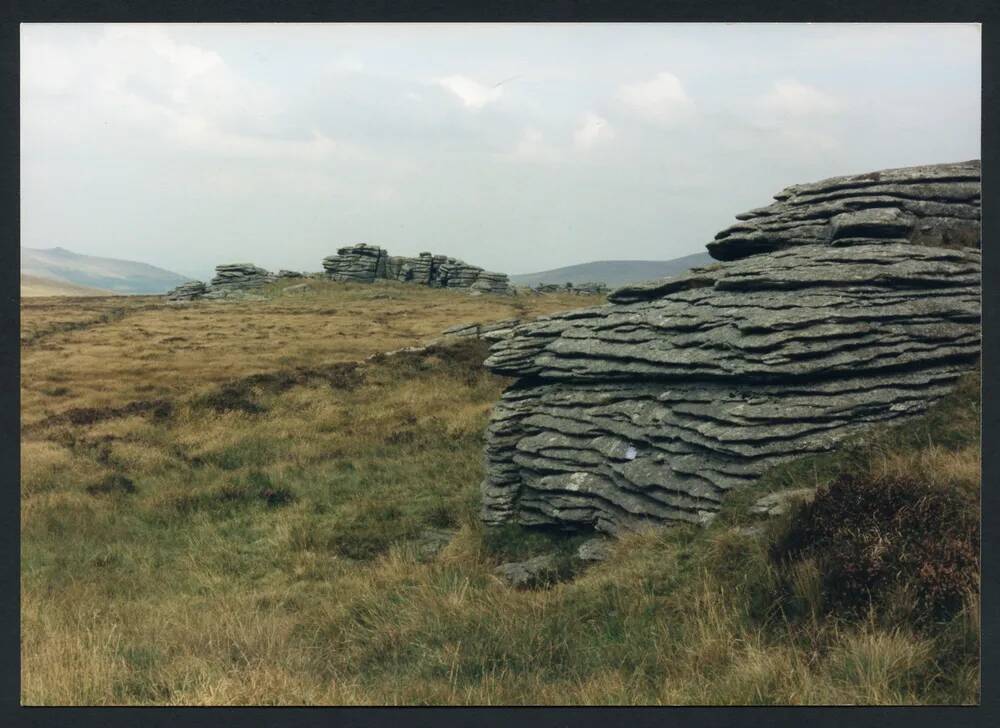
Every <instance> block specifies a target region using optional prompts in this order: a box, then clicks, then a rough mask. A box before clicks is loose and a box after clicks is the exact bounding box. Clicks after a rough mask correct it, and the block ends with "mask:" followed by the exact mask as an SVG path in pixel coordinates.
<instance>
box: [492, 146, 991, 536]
mask: <svg viewBox="0 0 1000 728" xmlns="http://www.w3.org/2000/svg"><path fill="white" fill-rule="evenodd" d="M955 166H956V165H948V166H947V168H948V169H953V168H954V167H955ZM958 166H961V165H958ZM914 174H915V175H916V176H917V178H919V179H924V178H926V177H929V176H930V175H932V174H934V170H933V168H917V171H916V172H915V173H914ZM950 174H953V173H950ZM849 179H855V178H849ZM893 179H894V180H895V184H897V185H899V186H903V185H904V182H903V181H902V180H904V179H905V176H903V175H901V174H900V173H899V172H898V171H894V172H893ZM824 184H827V183H820V185H824ZM815 187H816V186H806V185H803V186H800V187H797V188H789V189H791V190H800V189H811V188H815ZM783 194H784V193H783ZM977 199H978V198H977ZM779 204H781V203H779ZM821 204H823V205H825V204H826V202H822V203H821ZM953 219H954V220H956V221H957V222H955V227H954V232H952V229H951V228H947V227H945V226H944V223H940V224H939V227H938V232H937V233H936V234H937V235H939V238H938V241H939V242H940V241H944V240H947V241H950V242H954V241H955V240H960V239H964V238H962V236H964V235H966V234H967V233H968V230H967V228H966V227H965V225H966V220H967V219H966V218H958V217H955V218H953ZM935 224H938V223H935ZM867 229H868V230H871V228H867ZM789 230H791V231H792V232H794V228H789ZM857 232H858V231H857V230H854V231H852V237H853V238H854V239H853V240H852V243H851V245H848V246H845V247H839V246H835V245H834V246H831V245H829V244H828V243H826V242H824V243H822V244H805V243H802V244H796V245H794V246H788V247H787V248H786V249H778V250H776V251H775V252H770V253H766V254H755V255H750V256H749V257H745V258H743V259H739V260H734V261H732V262H726V263H717V264H713V265H710V266H706V267H704V268H700V269H693V270H691V271H690V272H688V273H687V274H684V275H682V276H678V277H675V278H668V279H663V280H660V281H654V282H650V283H647V284H641V285H636V286H629V287H626V288H621V289H618V290H617V291H615V292H614V293H612V294H611V296H609V300H610V303H609V304H607V305H603V306H596V307H592V308H587V309H582V310H578V311H572V312H569V313H565V314H560V315H556V316H550V317H547V318H543V319H538V320H536V321H533V322H530V323H526V324H522V325H520V326H518V327H516V328H515V329H514V331H513V336H511V337H509V338H507V339H505V340H501V341H499V342H497V343H496V344H494V345H493V347H492V350H491V355H490V357H489V358H488V359H487V361H486V366H487V367H488V368H490V369H491V370H493V371H494V372H496V373H499V374H503V375H506V376H512V377H516V378H517V381H516V382H515V384H514V385H513V386H512V387H510V388H509V389H508V390H507V391H506V392H505V393H504V395H503V397H502V399H501V400H500V402H499V403H498V404H497V406H496V407H495V409H494V412H493V415H492V418H491V422H490V425H489V427H488V430H487V447H486V456H487V476H486V479H485V480H484V482H483V484H482V495H483V518H484V520H485V521H486V522H487V523H492V524H496V523H501V522H505V521H513V522H518V523H522V524H525V525H555V526H561V527H564V528H570V529H575V528H594V529H596V530H598V531H602V532H606V533H609V534H613V535H617V534H620V533H622V532H624V531H629V530H634V529H637V528H640V527H642V526H644V525H655V524H663V523H669V522H676V521H687V522H693V523H704V522H707V521H708V520H710V519H711V518H712V517H713V515H714V513H715V512H716V511H717V510H718V508H719V507H720V504H721V502H722V499H723V498H724V497H725V494H726V493H727V492H728V491H729V490H731V489H734V488H739V487H740V486H742V485H745V484H748V483H751V482H753V481H754V480H755V479H756V478H758V477H759V476H760V475H761V474H762V473H763V471H764V470H766V469H767V468H769V467H771V466H773V465H776V464H778V463H780V462H783V461H786V460H788V459H791V458H795V457H800V456H803V455H807V454H812V453H819V452H824V451H827V450H830V449H832V448H833V447H835V446H836V444H837V443H838V442H839V441H841V440H842V439H844V438H845V437H848V436H850V435H853V434H855V433H858V432H860V431H861V430H863V429H864V428H865V427H868V426H870V425H872V424H874V423H880V422H888V421H891V420H895V419H898V418H902V417H908V416H912V415H915V414H918V413H920V412H922V411H923V410H924V409H926V407H927V406H928V405H929V404H930V403H931V402H933V401H934V400H936V399H937V398H939V397H940V396H942V395H944V394H945V393H947V392H948V391H949V389H950V387H951V385H952V384H953V382H954V380H955V378H956V377H958V376H959V375H961V374H962V373H964V372H966V371H969V370H970V369H972V368H973V367H974V366H975V365H976V362H977V359H978V356H979V350H980V330H979V319H980V260H981V255H980V251H979V249H978V238H976V239H974V240H969V241H968V242H969V243H970V245H971V247H966V248H960V247H954V248H952V247H940V246H935V247H931V246H926V245H914V244H912V243H911V242H902V241H900V240H899V239H896V238H893V239H886V238H882V237H872V238H868V239H865V240H861V239H859V238H858V235H857ZM736 250H737V248H735V247H734V248H731V249H730V250H729V251H727V252H728V253H733V254H734V253H735V251H736ZM739 250H740V251H742V253H750V252H758V253H759V251H752V250H751V249H750V248H749V247H742V248H739ZM714 252H715V251H714V249H713V254H714Z"/></svg>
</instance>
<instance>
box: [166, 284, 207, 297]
mask: <svg viewBox="0 0 1000 728" xmlns="http://www.w3.org/2000/svg"><path fill="white" fill-rule="evenodd" d="M207 291H208V289H207V288H206V287H205V284H204V283H202V282H201V281H189V282H187V283H182V284H180V285H179V286H177V287H176V288H174V289H172V290H170V291H168V292H167V300H168V301H193V300H195V299H197V298H201V297H202V296H204V295H205V293H206V292H207Z"/></svg>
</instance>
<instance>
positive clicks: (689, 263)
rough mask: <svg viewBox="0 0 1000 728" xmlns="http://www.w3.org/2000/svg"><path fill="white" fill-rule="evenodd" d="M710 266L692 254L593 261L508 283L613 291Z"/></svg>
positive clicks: (707, 260)
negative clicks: (596, 284) (598, 287)
mask: <svg viewBox="0 0 1000 728" xmlns="http://www.w3.org/2000/svg"><path fill="white" fill-rule="evenodd" d="M711 262H713V259H712V257H711V256H710V255H709V254H708V253H694V254H692V255H685V256H683V257H680V258H674V259H673V260H595V261H593V262H590V263H580V264H578V265H569V266H566V267H565V268H555V269H553V270H545V271H541V272H539V273H520V274H518V275H512V276H510V280H511V282H512V283H515V284H517V285H519V286H537V285H538V284H540V283H558V284H562V283H574V284H580V283H589V282H603V283H606V284H607V285H608V286H610V287H612V288H615V287H618V286H625V285H629V284H631V283H639V282H640V281H649V280H654V279H656V278H666V277H667V276H675V275H677V274H678V273H683V272H684V271H686V270H688V269H689V268H694V267H696V266H700V265H707V264H709V263H711Z"/></svg>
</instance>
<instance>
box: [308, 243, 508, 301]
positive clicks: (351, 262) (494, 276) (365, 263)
mask: <svg viewBox="0 0 1000 728" xmlns="http://www.w3.org/2000/svg"><path fill="white" fill-rule="evenodd" d="M323 268H324V270H325V271H326V274H327V276H328V277H329V278H331V279H333V280H337V281H353V282H357V283H372V282H374V281H376V280H394V281H402V282H406V283H417V284H420V285H425V286H432V287H435V288H465V289H469V290H470V291H480V292H483V293H500V294H507V293H510V292H511V290H512V289H511V286H510V282H509V281H508V280H507V276H506V275H505V274H503V273H491V272H489V271H485V270H483V269H482V268H480V267H478V266H474V265H469V264H468V263H466V262H464V261H461V260H458V259H457V258H450V257H448V256H445V255H433V254H432V253H428V252H424V253H421V254H420V255H419V256H417V257H416V258H408V257H405V256H393V255H389V254H388V253H387V252H386V251H385V250H384V249H383V248H381V247H379V246H377V245H367V244H365V243H361V244H359V245H352V246H347V247H344V248H340V249H339V250H338V251H337V254H336V255H331V256H329V257H327V258H324V259H323Z"/></svg>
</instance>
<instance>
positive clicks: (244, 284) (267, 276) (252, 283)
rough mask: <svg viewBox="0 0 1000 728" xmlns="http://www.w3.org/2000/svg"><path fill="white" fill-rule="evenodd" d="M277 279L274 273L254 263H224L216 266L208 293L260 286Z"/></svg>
mask: <svg viewBox="0 0 1000 728" xmlns="http://www.w3.org/2000/svg"><path fill="white" fill-rule="evenodd" d="M275 280H276V278H275V276H274V274H272V273H271V272H269V271H266V270H264V269H263V268H259V267H258V266H256V265H254V264H253V263H223V264H222V265H217V266H215V277H214V278H213V279H212V280H211V281H210V282H209V286H210V288H211V290H210V291H209V294H208V295H209V296H211V295H212V294H213V293H224V292H226V291H228V290H235V289H239V290H244V289H248V288H260V287H261V286H264V285H266V284H268V283H273V282H274V281H275Z"/></svg>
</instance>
